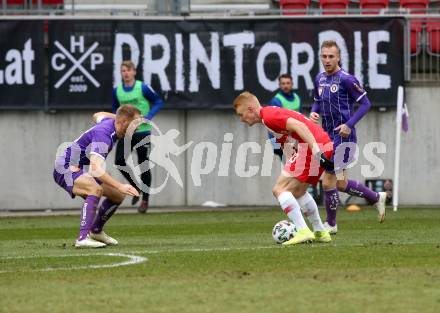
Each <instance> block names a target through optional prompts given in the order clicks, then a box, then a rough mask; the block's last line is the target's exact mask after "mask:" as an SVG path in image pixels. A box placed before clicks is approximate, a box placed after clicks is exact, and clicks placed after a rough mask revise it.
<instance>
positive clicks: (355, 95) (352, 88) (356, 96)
mask: <svg viewBox="0 0 440 313" xmlns="http://www.w3.org/2000/svg"><path fill="white" fill-rule="evenodd" d="M344 87H345V89H346V90H347V92H348V94H349V95H350V96H351V98H352V99H353V100H354V101H356V102H359V101H360V100H361V99H362V98H363V97H365V95H366V94H367V92H366V91H365V89H364V88H362V86H361V85H360V84H359V81H358V80H357V79H356V78H355V77H354V76H352V75H350V76H348V77H347V78H346V79H345V80H344Z"/></svg>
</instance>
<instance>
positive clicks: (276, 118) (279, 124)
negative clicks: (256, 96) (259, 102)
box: [263, 108, 289, 133]
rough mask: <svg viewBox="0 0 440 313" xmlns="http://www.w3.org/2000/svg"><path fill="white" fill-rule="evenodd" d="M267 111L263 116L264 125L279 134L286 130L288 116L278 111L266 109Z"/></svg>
mask: <svg viewBox="0 0 440 313" xmlns="http://www.w3.org/2000/svg"><path fill="white" fill-rule="evenodd" d="M268 109H269V111H268V112H267V114H265V115H264V116H263V121H264V125H266V126H267V127H269V128H270V129H272V130H273V131H275V132H277V133H279V132H281V131H285V130H286V125H287V119H288V118H289V116H288V115H287V114H283V112H281V111H278V110H273V109H271V108H268Z"/></svg>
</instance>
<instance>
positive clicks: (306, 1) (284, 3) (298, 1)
mask: <svg viewBox="0 0 440 313" xmlns="http://www.w3.org/2000/svg"><path fill="white" fill-rule="evenodd" d="M309 5H310V0H280V9H281V11H282V13H283V15H302V14H306V13H307V8H308V7H309ZM289 10H292V11H290V12H289Z"/></svg>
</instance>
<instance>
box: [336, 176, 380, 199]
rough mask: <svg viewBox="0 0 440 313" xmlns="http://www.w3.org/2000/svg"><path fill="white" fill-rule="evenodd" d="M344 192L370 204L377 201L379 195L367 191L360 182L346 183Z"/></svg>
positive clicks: (369, 190) (351, 181) (350, 181)
mask: <svg viewBox="0 0 440 313" xmlns="http://www.w3.org/2000/svg"><path fill="white" fill-rule="evenodd" d="M344 192H345V193H348V194H349V195H352V196H357V197H361V198H364V199H365V200H367V201H368V203H370V204H373V203H376V202H377V201H379V193H377V192H375V191H373V190H371V189H369V188H368V187H367V186H365V185H362V184H361V183H360V182H358V181H355V180H349V181H348V183H347V187H345V190H344Z"/></svg>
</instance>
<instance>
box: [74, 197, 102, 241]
mask: <svg viewBox="0 0 440 313" xmlns="http://www.w3.org/2000/svg"><path fill="white" fill-rule="evenodd" d="M98 203H99V197H97V196H87V198H86V200H85V201H84V205H83V207H82V209H81V222H80V228H79V237H78V240H83V239H85V238H86V237H87V235H88V233H89V232H90V230H91V229H92V225H93V220H94V219H95V212H96V206H97V205H98Z"/></svg>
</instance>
